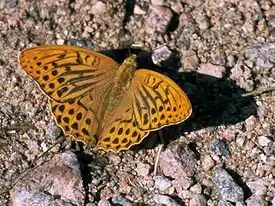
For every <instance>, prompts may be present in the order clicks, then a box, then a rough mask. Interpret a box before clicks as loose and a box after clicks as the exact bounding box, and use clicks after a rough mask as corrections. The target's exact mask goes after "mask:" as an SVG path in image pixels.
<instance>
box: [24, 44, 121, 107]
mask: <svg viewBox="0 0 275 206" xmlns="http://www.w3.org/2000/svg"><path fill="white" fill-rule="evenodd" d="M19 60H20V64H21V66H22V67H23V68H24V70H25V71H26V72H27V73H28V74H29V75H30V76H31V77H32V78H33V79H34V80H35V81H36V82H37V83H38V84H39V85H40V87H41V89H42V90H43V91H44V92H45V93H46V94H47V95H49V96H50V98H51V99H53V100H54V101H56V102H66V101H67V100H69V99H72V98H77V97H79V96H81V95H85V94H87V93H89V92H91V91H93V90H101V91H102V92H104V91H105V90H106V88H108V86H109V84H110V83H111V82H112V81H111V80H112V79H113V77H114V74H115V71H116V70H117V68H118V66H119V65H118V64H117V63H116V62H115V61H113V60H112V59H111V58H109V57H107V56H105V55H102V54H100V53H97V52H94V51H91V50H87V49H84V48H79V47H74V46H64V45H53V46H51V45H49V46H42V47H37V48H32V49H27V50H25V51H23V52H22V53H21V54H20V56H19Z"/></svg>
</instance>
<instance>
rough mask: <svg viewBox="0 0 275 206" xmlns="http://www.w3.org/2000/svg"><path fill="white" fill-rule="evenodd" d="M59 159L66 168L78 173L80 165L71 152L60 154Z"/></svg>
mask: <svg viewBox="0 0 275 206" xmlns="http://www.w3.org/2000/svg"><path fill="white" fill-rule="evenodd" d="M61 157H62V160H63V161H64V163H65V164H66V165H67V166H69V167H70V168H71V169H73V170H75V171H77V172H80V163H79V161H78V159H77V156H76V154H74V153H73V152H71V151H66V152H63V153H62V154H61Z"/></svg>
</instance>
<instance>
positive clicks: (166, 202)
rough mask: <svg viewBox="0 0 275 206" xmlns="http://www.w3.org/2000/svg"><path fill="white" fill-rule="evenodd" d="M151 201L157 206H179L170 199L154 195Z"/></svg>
mask: <svg viewBox="0 0 275 206" xmlns="http://www.w3.org/2000/svg"><path fill="white" fill-rule="evenodd" d="M153 199H154V201H155V203H157V204H161V205H166V206H180V204H179V203H177V202H176V200H174V199H172V198H171V197H169V196H167V195H154V197H153Z"/></svg>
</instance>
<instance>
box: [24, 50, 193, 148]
mask: <svg viewBox="0 0 275 206" xmlns="http://www.w3.org/2000/svg"><path fill="white" fill-rule="evenodd" d="M19 62H20V65H21V67H22V68H23V69H24V70H25V71H26V73H27V74H28V75H29V76H31V77H32V78H33V79H34V80H35V81H36V82H37V83H38V85H39V86H40V88H41V89H42V91H43V92H44V93H45V94H46V95H48V97H49V101H50V105H51V110H52V113H53V115H54V116H55V120H56V123H57V124H58V125H59V126H60V127H61V128H62V130H63V131H64V133H65V134H68V135H71V136H73V137H74V139H75V140H77V141H82V142H84V143H85V144H86V145H87V147H94V146H97V147H99V148H102V149H104V150H111V151H114V152H118V151H120V150H126V149H129V148H130V147H131V146H132V145H135V144H139V143H140V142H141V141H142V140H143V139H144V138H145V137H146V136H147V135H148V134H149V132H150V131H154V130H157V129H160V128H162V127H166V126H169V125H173V124H179V123H180V122H183V121H184V120H186V119H187V118H188V117H189V116H190V115H191V113H192V107H191V103H190V101H189V99H188V97H187V96H186V95H185V93H184V92H183V91H182V90H181V88H180V87H179V86H178V85H177V84H176V83H175V82H173V81H172V80H171V79H169V78H168V77H166V76H164V75H162V74H160V73H157V72H154V71H151V70H147V69H139V70H135V69H136V67H137V64H136V56H135V55H132V56H130V57H129V58H127V59H126V60H125V61H124V62H123V63H122V64H121V65H119V64H118V63H117V62H115V61H114V60H112V59H111V58H109V57H107V56H105V55H103V54H100V53H98V52H95V51H91V50H88V49H84V48H79V47H75V46H68V45H46V46H41V47H36V48H31V49H27V50H25V51H23V52H22V53H21V54H20V56H19Z"/></svg>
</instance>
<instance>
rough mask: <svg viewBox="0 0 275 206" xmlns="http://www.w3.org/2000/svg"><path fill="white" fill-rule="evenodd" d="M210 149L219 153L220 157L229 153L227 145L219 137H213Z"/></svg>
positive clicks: (216, 153)
mask: <svg viewBox="0 0 275 206" xmlns="http://www.w3.org/2000/svg"><path fill="white" fill-rule="evenodd" d="M211 151H212V152H213V153H214V154H215V155H219V156H222V157H227V156H228V155H229V151H228V150H227V146H226V144H225V142H224V141H222V140H220V139H214V140H213V141H212V143H211Z"/></svg>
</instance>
